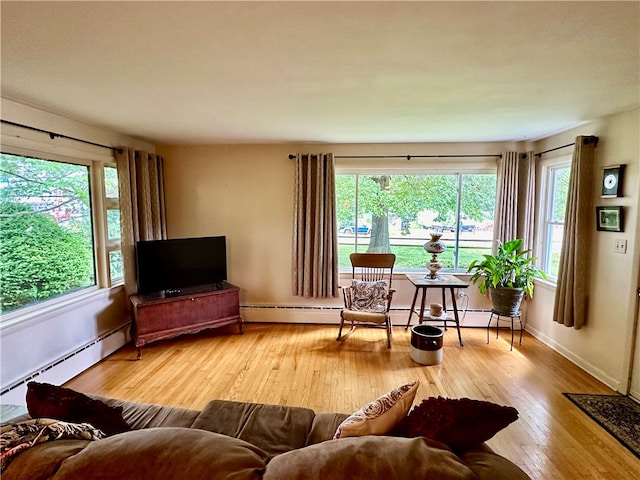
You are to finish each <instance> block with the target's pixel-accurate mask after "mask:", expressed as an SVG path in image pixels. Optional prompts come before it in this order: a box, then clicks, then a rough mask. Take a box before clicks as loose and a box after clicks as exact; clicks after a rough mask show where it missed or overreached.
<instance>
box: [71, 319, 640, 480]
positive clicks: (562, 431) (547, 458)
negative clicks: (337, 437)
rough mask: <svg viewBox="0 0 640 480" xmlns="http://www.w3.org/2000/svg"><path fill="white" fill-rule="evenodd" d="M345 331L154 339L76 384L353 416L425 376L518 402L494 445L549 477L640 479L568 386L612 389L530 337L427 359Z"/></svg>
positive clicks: (470, 334)
mask: <svg viewBox="0 0 640 480" xmlns="http://www.w3.org/2000/svg"><path fill="white" fill-rule="evenodd" d="M337 330H338V328H337V326H326V325H302V324H284V325H283V324H245V328H244V334H242V335H239V334H238V333H237V329H236V328H235V327H233V328H231V327H230V328H228V329H226V328H225V329H221V330H218V331H208V332H201V333H199V334H197V335H188V336H182V337H179V338H177V339H173V340H167V341H161V342H157V343H153V344H151V345H148V346H146V347H145V348H144V349H143V356H142V359H141V360H139V361H136V351H135V349H134V348H133V347H132V346H125V347H124V348H122V349H120V350H119V351H118V352H116V353H114V354H113V355H111V356H110V357H108V358H107V359H105V360H104V361H102V362H100V363H99V364H98V365H96V366H94V367H92V368H91V369H89V370H87V371H86V372H84V373H82V374H81V375H79V376H78V377H76V378H74V379H73V380H71V381H70V382H68V383H67V384H66V386H68V387H70V388H74V389H77V390H80V391H83V392H86V393H93V394H99V395H105V396H109V397H115V398H122V399H127V400H135V401H140V402H150V403H160V404H169V405H175V406H181V407H188V408H196V409H200V408H202V407H204V406H205V404H206V403H207V402H208V401H209V400H211V399H225V400H236V401H250V402H262V403H272V404H283V405H296V406H305V407H309V408H312V409H314V410H316V411H318V412H347V413H348V412H352V411H354V410H356V409H357V408H359V407H360V406H362V405H363V404H366V403H367V402H369V401H370V400H372V399H374V398H376V397H377V396H379V395H380V394H382V393H384V392H386V391H388V390H391V389H392V388H394V387H396V386H398V385H401V384H403V383H406V382H409V381H412V380H416V379H417V380H420V388H419V390H418V394H417V397H416V403H417V402H419V401H420V400H421V399H422V398H427V397H430V396H444V397H450V398H462V397H467V398H473V399H479V400H487V401H490V402H495V403H498V404H501V405H510V406H513V407H515V408H516V409H518V412H519V414H520V418H519V419H518V420H517V421H516V422H515V423H513V424H511V425H510V426H508V427H507V428H506V429H504V430H503V431H501V432H499V433H498V434H497V435H496V436H495V437H493V438H492V439H491V440H489V442H488V444H489V445H490V446H491V447H492V448H493V449H494V450H496V451H497V452H498V453H500V454H502V455H504V456H505V457H507V458H509V459H510V460H512V461H513V462H515V463H516V464H518V465H519V466H520V467H521V468H523V469H524V470H525V471H526V472H527V473H528V474H529V475H530V476H531V477H532V478H534V479H541V480H542V479H544V480H552V479H553V480H555V479H557V480H573V479H576V480H577V479H580V480H584V479H594V480H595V479H602V480H605V479H606V480H617V479H620V480H623V479H624V480H629V479H640V460H638V459H637V458H636V457H635V456H634V455H633V454H632V453H630V452H629V451H628V450H627V449H626V448H625V447H623V446H622V445H621V444H619V443H618V442H617V441H616V440H615V439H614V438H613V437H611V436H610V435H609V434H608V433H606V432H605V431H604V430H603V429H602V428H601V427H599V426H598V425H597V424H596V423H595V422H594V421H593V420H591V419H590V418H589V417H587V415H585V414H584V413H582V412H581V411H580V410H579V409H578V408H577V407H576V406H575V405H574V404H573V403H572V402H571V401H569V400H568V399H567V398H566V397H565V396H564V395H563V392H575V393H614V392H612V390H611V389H609V388H608V387H607V386H606V385H604V384H602V383H601V382H599V381H598V380H596V379H595V378H593V377H592V376H590V375H589V374H587V373H586V372H584V371H583V370H581V369H580V368H578V367H577V366H576V365H574V364H573V363H571V362H569V361H568V360H566V359H565V358H564V357H562V356H561V355H559V354H558V353H556V352H554V351H553V350H551V349H550V348H548V347H547V346H545V345H544V344H542V343H541V342H539V341H537V340H536V339H535V338H533V337H531V336H530V335H527V334H526V333H525V335H524V338H523V341H522V345H517V338H516V344H515V345H514V348H513V351H510V350H509V341H510V334H509V332H508V331H507V330H504V331H501V332H500V338H499V339H497V340H496V339H495V331H493V332H492V337H491V341H490V343H489V344H487V343H486V330H484V329H481V328H465V329H463V331H462V335H463V340H464V343H465V346H464V347H463V348H460V347H459V345H458V340H457V337H456V332H455V330H454V329H449V330H448V331H447V332H446V334H445V337H444V361H443V363H442V364H440V365H435V366H422V365H419V364H417V363H415V362H413V361H412V360H411V358H410V357H409V347H410V338H411V334H410V331H406V330H405V329H404V328H403V327H396V328H394V333H393V338H394V345H393V348H391V349H388V348H387V347H386V336H385V333H384V331H383V330H378V329H366V328H361V329H358V330H356V332H355V333H354V334H353V335H351V337H350V338H349V339H347V340H346V341H345V342H337V341H336V340H335V338H336V335H337Z"/></svg>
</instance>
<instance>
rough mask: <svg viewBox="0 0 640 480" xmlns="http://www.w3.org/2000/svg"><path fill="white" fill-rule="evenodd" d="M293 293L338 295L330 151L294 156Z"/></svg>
mask: <svg viewBox="0 0 640 480" xmlns="http://www.w3.org/2000/svg"><path fill="white" fill-rule="evenodd" d="M294 209H295V212H294V222H293V261H292V289H293V294H294V295H297V296H302V297H315V298H329V297H337V296H338V280H339V279H338V235H337V231H336V229H337V220H336V198H335V174H334V166H333V154H331V153H328V154H323V153H319V154H298V155H297V156H296V174H295V199H294Z"/></svg>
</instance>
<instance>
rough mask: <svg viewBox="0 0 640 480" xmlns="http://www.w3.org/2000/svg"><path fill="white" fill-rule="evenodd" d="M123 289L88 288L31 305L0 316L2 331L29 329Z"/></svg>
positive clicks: (115, 287) (116, 287) (0, 328)
mask: <svg viewBox="0 0 640 480" xmlns="http://www.w3.org/2000/svg"><path fill="white" fill-rule="evenodd" d="M122 288H123V286H122V285H120V286H114V287H111V288H98V287H88V288H85V289H83V290H81V291H79V292H75V293H72V294H69V295H65V296H64V297H61V298H57V299H54V300H49V301H46V302H42V303H39V304H36V305H31V306H29V307H25V308H24V309H20V310H18V311H16V312H11V313H8V314H3V315H0V331H4V330H13V329H16V328H19V329H22V328H28V327H29V326H31V325H33V324H36V323H39V322H40V321H42V320H45V319H48V318H51V317H53V316H57V315H60V314H62V313H64V312H65V311H67V310H70V309H77V308H79V307H82V306H83V305H87V304H89V303H91V302H94V301H95V300H96V299H98V298H100V297H102V296H107V297H111V296H113V295H114V294H117V293H118V292H119V291H120V290H122Z"/></svg>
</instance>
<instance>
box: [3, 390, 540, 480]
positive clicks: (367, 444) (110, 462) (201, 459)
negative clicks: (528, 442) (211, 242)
mask: <svg viewBox="0 0 640 480" xmlns="http://www.w3.org/2000/svg"><path fill="white" fill-rule="evenodd" d="M96 398H99V399H100V400H103V401H104V402H106V403H107V404H108V405H110V406H116V407H117V406H122V407H123V412H122V416H123V418H124V420H125V421H126V422H127V423H128V424H129V425H130V426H131V427H132V430H131V431H128V432H124V433H119V434H116V435H112V436H109V437H106V438H103V439H101V440H97V441H88V440H56V441H50V442H46V443H42V444H38V445H36V446H34V447H31V448H28V449H27V450H25V451H23V452H22V453H20V454H19V455H17V456H16V457H15V458H14V459H13V461H12V462H11V464H10V465H9V466H8V468H7V469H6V470H5V471H4V472H3V474H2V478H3V480H16V479H29V480H40V479H55V480H59V479H80V478H82V479H84V478H86V479H93V480H99V479H114V480H115V479H118V480H119V479H127V478H131V479H136V480H144V479H189V480H197V479H200V478H202V479H205V478H206V479H216V480H227V479H229V480H245V479H247V480H248V479H263V480H289V479H292V480H293V479H298V480H307V479H308V480H312V479H313V480H340V479H349V480H358V479H366V480H375V479H377V478H380V479H384V480H388V479H396V478H398V479H404V478H420V479H425V480H426V479H438V480H463V479H464V480H489V479H491V480H503V479H504V480H519V479H523V480H524V479H528V478H529V477H528V476H527V475H526V474H525V473H524V472H523V471H522V470H521V469H520V468H519V467H517V466H516V465H515V464H513V463H512V462H510V461H509V460H507V459H506V458H504V457H501V456H499V455H497V454H496V453H494V452H492V451H491V449H490V448H489V447H487V446H486V445H485V444H482V445H480V446H478V447H476V448H473V449H470V450H467V451H464V452H458V453H457V454H456V453H454V452H452V451H450V450H449V449H447V448H445V447H444V446H443V445H441V444H437V443H436V442H431V441H429V440H426V439H425V438H423V437H417V438H399V437H391V436H363V437H349V438H340V439H337V440H333V439H332V437H333V435H334V433H335V431H336V428H337V426H338V425H339V424H340V422H342V421H343V420H344V419H345V418H346V417H347V415H344V414H335V413H315V412H314V411H313V410H310V409H308V408H299V407H288V406H278V405H265V404H256V403H243V402H230V401H222V400H213V401H211V402H210V403H209V404H208V405H207V406H206V407H205V408H204V409H203V410H202V411H199V410H189V409H183V408H176V407H169V406H160V405H151V404H142V403H135V402H127V401H121V400H114V399H106V398H102V397H96ZM28 418H29V417H28V415H25V416H22V417H19V418H18V419H14V420H13V422H16V421H20V420H25V419H28Z"/></svg>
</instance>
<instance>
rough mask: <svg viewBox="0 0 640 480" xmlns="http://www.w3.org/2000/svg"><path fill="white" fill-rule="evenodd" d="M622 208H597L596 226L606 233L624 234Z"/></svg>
mask: <svg viewBox="0 0 640 480" xmlns="http://www.w3.org/2000/svg"><path fill="white" fill-rule="evenodd" d="M623 214H624V211H623V209H622V207H596V226H597V228H598V230H600V231H604V232H624V215H623Z"/></svg>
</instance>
